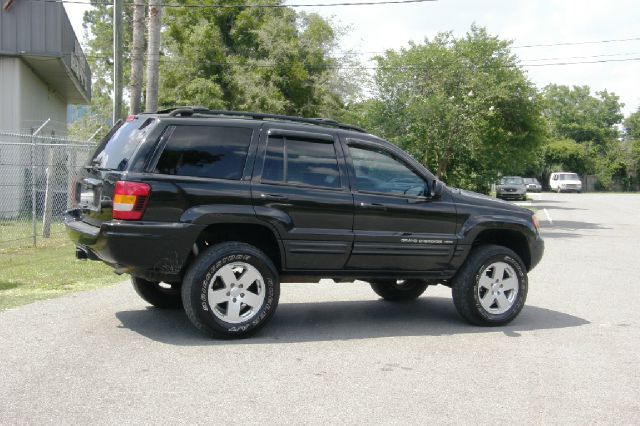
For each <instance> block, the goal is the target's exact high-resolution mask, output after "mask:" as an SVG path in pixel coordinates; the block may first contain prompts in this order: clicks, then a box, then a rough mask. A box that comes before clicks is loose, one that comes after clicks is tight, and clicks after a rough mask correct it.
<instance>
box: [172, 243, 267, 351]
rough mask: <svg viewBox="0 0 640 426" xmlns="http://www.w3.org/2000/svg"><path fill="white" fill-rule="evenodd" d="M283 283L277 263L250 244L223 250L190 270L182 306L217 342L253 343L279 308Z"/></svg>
mask: <svg viewBox="0 0 640 426" xmlns="http://www.w3.org/2000/svg"><path fill="white" fill-rule="evenodd" d="M279 297H280V283H279V281H278V273H277V271H276V268H275V266H274V265H273V262H271V260H270V259H269V257H267V256H266V255H265V254H264V253H263V252H262V251H260V250H258V249H257V248H256V247H254V246H251V245H249V244H245V243H239V242H228V243H222V244H217V245H215V246H213V247H211V248H209V249H208V250H206V251H205V252H204V253H202V254H201V255H200V256H198V257H197V258H196V259H195V261H194V262H193V263H192V264H191V266H190V267H189V269H188V271H187V273H186V275H185V277H184V280H183V283H182V303H183V305H184V309H185V312H186V313H187V316H188V317H189V320H190V321H191V322H192V323H193V325H195V326H196V327H197V328H198V329H199V330H201V331H203V332H204V333H206V334H209V335H210V336H212V337H216V338H223V339H225V338H226V339H228V338H240V337H248V336H250V335H251V334H253V333H255V332H256V331H258V330H259V329H260V328H262V327H263V326H264V325H265V324H266V323H267V321H268V320H269V319H270V318H271V316H272V315H273V313H274V312H275V310H276V307H277V306H278V299H279Z"/></svg>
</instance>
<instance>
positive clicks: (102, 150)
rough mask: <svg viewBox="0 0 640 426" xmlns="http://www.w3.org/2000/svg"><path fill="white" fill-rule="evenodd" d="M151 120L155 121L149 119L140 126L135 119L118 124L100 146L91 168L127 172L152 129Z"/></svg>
mask: <svg viewBox="0 0 640 426" xmlns="http://www.w3.org/2000/svg"><path fill="white" fill-rule="evenodd" d="M149 120H151V121H153V120H152V119H147V120H146V121H145V122H144V124H142V125H140V124H141V123H140V120H136V119H134V120H132V121H126V122H120V123H118V124H116V125H115V126H114V127H113V129H111V131H110V132H109V134H107V136H106V137H105V138H104V139H103V140H102V142H100V145H98V149H96V152H95V153H94V154H93V158H92V160H91V166H94V167H96V168H99V169H109V170H125V169H126V168H127V165H128V164H129V160H130V159H131V156H132V155H133V153H134V152H135V150H136V148H138V145H140V142H141V141H142V139H143V138H144V136H145V135H146V132H147V130H148V129H149V127H150V126H148V124H150V123H149ZM143 129H144V130H143Z"/></svg>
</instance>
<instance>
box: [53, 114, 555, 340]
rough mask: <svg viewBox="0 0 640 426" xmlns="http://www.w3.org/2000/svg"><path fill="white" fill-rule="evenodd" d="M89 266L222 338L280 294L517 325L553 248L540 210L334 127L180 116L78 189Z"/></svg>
mask: <svg viewBox="0 0 640 426" xmlns="http://www.w3.org/2000/svg"><path fill="white" fill-rule="evenodd" d="M75 202H76V205H75V208H74V209H72V210H69V211H68V212H67V214H66V216H65V222H66V226H67V229H68V231H69V234H70V236H71V238H72V239H73V241H74V242H75V243H76V246H77V249H76V256H77V257H78V258H80V259H93V260H101V261H103V262H105V263H107V264H109V265H111V266H112V267H113V268H114V270H115V272H116V273H128V274H130V275H131V277H132V278H131V279H132V281H133V286H134V288H135V290H136V291H137V292H138V294H139V295H140V296H141V297H142V298H143V299H144V300H146V301H147V302H149V303H151V304H152V305H154V306H157V307H160V308H169V307H179V306H184V309H185V311H186V313H187V315H188V317H189V319H190V320H191V322H192V323H193V324H194V325H195V326H196V327H197V328H199V329H200V330H202V331H204V332H205V333H208V334H209V335H212V336H214V337H223V338H228V337H244V336H247V335H249V334H251V333H254V332H255V331H257V330H258V329H259V328H260V327H262V326H263V325H264V324H265V323H266V322H267V321H268V320H269V318H270V317H271V316H272V315H273V313H274V312H275V310H276V306H277V304H278V298H279V295H280V283H281V282H317V281H318V280H319V279H321V278H331V279H333V280H335V281H352V280H355V279H359V280H364V281H368V282H369V283H370V284H371V287H372V288H373V290H374V291H375V292H376V293H377V294H378V295H380V296H381V297H382V298H384V299H386V300H391V301H406V300H412V299H415V298H417V297H419V296H420V295H421V294H422V293H423V292H424V291H425V289H426V288H427V286H429V285H434V284H443V285H446V286H449V287H451V288H452V293H453V301H454V303H455V306H456V308H457V310H458V312H459V313H460V314H461V315H462V316H463V317H464V318H465V319H467V320H468V321H470V322H471V323H473V324H477V325H502V324H506V323H508V322H510V321H511V320H513V319H514V318H515V317H516V316H517V315H518V313H519V312H520V310H521V309H522V307H523V305H524V303H525V299H526V295H527V272H528V271H530V270H531V269H532V268H533V267H534V266H535V265H536V264H537V263H538V262H539V260H540V258H541V257H542V253H543V249H544V245H543V241H542V239H541V238H540V234H539V232H538V224H537V221H536V218H535V216H534V215H533V214H532V212H531V211H529V210H525V209H522V208H520V207H517V206H514V205H512V204H509V203H507V202H503V201H499V200H495V199H492V198H489V197H485V196H483V195H480V194H476V193H473V192H468V191H464V190H460V189H454V188H449V187H447V186H445V185H444V184H443V183H442V182H440V181H439V180H438V179H437V178H436V177H435V176H434V175H433V174H431V173H430V172H429V171H428V170H426V169H425V168H424V167H423V166H422V165H421V164H420V163H418V162H417V161H415V160H414V159H413V158H411V157H410V156H409V155H407V154H406V153H404V152H403V151H402V150H400V149H399V148H398V147H396V146H394V145H392V144H390V143H388V142H386V141H384V140H381V139H379V138H377V137H375V136H372V135H370V134H367V133H366V132H365V131H363V130H361V129H358V128H356V127H352V126H348V125H344V124H340V123H337V122H334V121H329V120H324V119H305V118H298V117H288V116H278V115H269V114H253V113H244V112H230V111H211V110H206V109H200V108H177V109H172V110H166V111H160V112H158V113H155V114H140V115H137V116H130V117H129V118H127V120H126V121H125V122H122V123H119V124H117V125H116V126H115V127H114V128H113V129H112V130H111V132H110V133H109V134H108V135H107V136H106V137H105V139H104V140H103V141H102V142H101V143H100V145H99V147H98V149H97V150H96V152H95V154H94V156H93V157H92V159H91V160H90V163H89V164H88V165H87V166H86V167H85V170H84V171H83V172H82V173H81V174H80V175H79V176H78V177H77V184H76V196H75Z"/></svg>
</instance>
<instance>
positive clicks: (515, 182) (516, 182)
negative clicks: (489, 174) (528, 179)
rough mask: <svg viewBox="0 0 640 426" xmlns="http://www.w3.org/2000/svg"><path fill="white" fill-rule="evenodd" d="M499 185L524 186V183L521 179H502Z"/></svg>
mask: <svg viewBox="0 0 640 426" xmlns="http://www.w3.org/2000/svg"><path fill="white" fill-rule="evenodd" d="M500 185H524V181H523V180H522V178H521V177H503V178H502V180H500Z"/></svg>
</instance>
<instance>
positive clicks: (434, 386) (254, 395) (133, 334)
mask: <svg viewBox="0 0 640 426" xmlns="http://www.w3.org/2000/svg"><path fill="white" fill-rule="evenodd" d="M533 197H534V198H535V199H534V201H532V202H531V204H532V205H533V207H535V208H537V209H539V213H538V215H539V218H540V221H541V224H542V227H543V235H544V237H545V242H546V252H545V256H544V257H543V259H542V262H541V264H540V265H539V266H538V267H537V268H536V269H535V270H534V271H532V272H531V273H530V275H529V284H530V287H529V297H528V300H527V306H526V307H525V308H524V310H523V312H522V313H521V315H520V316H519V317H518V318H517V319H516V320H515V321H514V322H513V323H512V324H510V325H509V326H507V327H502V328H481V327H474V326H470V325H468V324H466V323H464V322H463V321H462V320H461V319H460V318H459V317H458V315H457V313H456V311H455V309H454V307H453V303H452V301H451V294H450V290H449V289H448V288H445V287H442V286H438V287H433V288H429V289H427V292H426V293H425V294H424V295H423V297H421V298H420V299H418V300H417V301H415V302H412V303H408V304H393V303H388V302H384V301H381V300H379V299H378V298H377V297H376V296H375V294H374V293H373V291H372V290H371V289H370V288H369V286H368V285H366V284H365V283H362V282H356V283H349V284H335V283H320V284H283V285H282V296H281V301H280V306H279V308H278V311H277V313H276V315H275V316H274V318H273V320H272V321H271V322H270V323H269V325H268V326H267V327H266V328H265V329H263V330H262V331H261V332H260V333H259V334H258V335H257V336H255V337H253V338H251V339H248V340H240V341H215V340H210V339H208V338H206V337H204V336H202V335H200V334H199V333H198V332H197V330H196V329H195V328H193V327H192V326H191V324H190V323H189V321H188V320H187V318H186V316H185V314H184V312H182V311H180V310H177V311H162V310H158V309H155V308H152V307H149V306H148V305H146V304H145V303H144V302H143V301H142V300H141V299H139V298H138V297H137V296H136V294H135V293H134V291H133V289H132V288H131V286H130V285H129V284H128V283H123V284H120V285H117V286H115V287H111V288H105V289H101V290H96V291H91V292H85V293H78V294H74V295H71V296H67V297H64V298H59V299H54V300H49V301H42V302H37V303H33V304H30V305H27V306H23V307H20V308H18V309H14V310H9V311H4V312H0V424H3V425H4V424H16V423H18V424H36V423H55V424H70V423H74V424H76V423H81V424H85V423H99V424H116V423H118V424H121V423H205V422H209V423H210V422H212V423H217V424H225V425H226V424H229V425H231V424H280V423H284V424H327V423H343V424H363V423H375V424H400V423H403V424H404V423H409V424H417V423H425V422H429V423H431V424H461V423H463V424H469V423H474V424H477V423H485V424H486V423H491V424H514V423H516V424H518V423H520V424H522V423H526V424H530V423H562V424H585V423H605V424H639V423H640V402H639V401H638V396H639V395H640V367H639V364H640V355H639V354H640V333H639V326H640V309H638V303H639V302H638V301H639V300H640V285H639V284H640V282H639V278H638V277H639V276H640V261H639V260H638V257H639V254H640V243H639V241H640V224H639V220H638V218H639V216H638V212H640V195H620V194H546V193H545V194H539V195H533ZM545 209H546V212H545ZM549 219H550V220H551V221H549ZM0 274H1V272H0Z"/></svg>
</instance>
